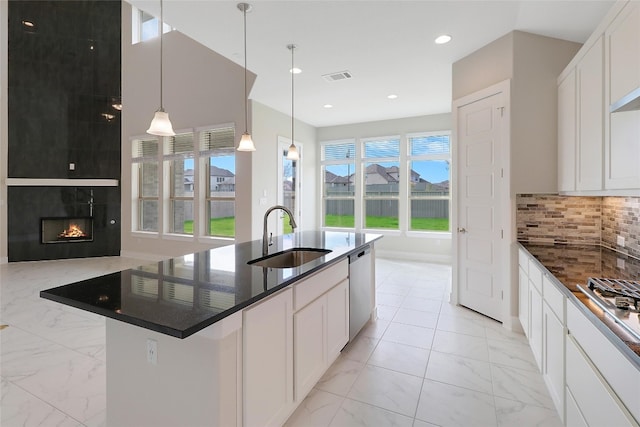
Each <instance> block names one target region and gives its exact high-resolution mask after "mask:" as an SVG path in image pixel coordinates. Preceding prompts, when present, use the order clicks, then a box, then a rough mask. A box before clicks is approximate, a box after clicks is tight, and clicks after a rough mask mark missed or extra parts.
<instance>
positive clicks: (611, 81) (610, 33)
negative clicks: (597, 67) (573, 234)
mask: <svg viewBox="0 0 640 427" xmlns="http://www.w3.org/2000/svg"><path fill="white" fill-rule="evenodd" d="M605 41H606V44H605V56H606V64H607V67H606V76H605V81H607V82H608V85H607V87H606V91H607V94H606V102H605V104H606V105H607V107H608V106H609V105H614V104H616V103H618V102H619V101H620V100H621V99H622V98H625V97H626V96H627V95H628V94H629V93H631V92H633V91H634V90H637V89H638V88H640V4H638V2H630V3H629V4H628V5H627V6H626V7H625V8H624V9H623V10H622V12H620V14H619V15H618V16H617V17H616V19H614V20H613V22H612V23H611V25H610V26H609V27H608V28H607V30H606V31H605ZM606 117H607V119H608V122H607V132H606V137H605V162H604V163H605V188H606V189H611V190H623V189H638V188H640V168H638V163H640V111H637V110H636V111H624V112H616V113H610V112H609V108H607V116H606Z"/></svg>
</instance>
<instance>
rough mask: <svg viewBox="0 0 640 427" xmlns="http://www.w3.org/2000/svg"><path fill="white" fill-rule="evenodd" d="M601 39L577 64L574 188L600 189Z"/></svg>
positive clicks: (601, 117)
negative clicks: (576, 136) (575, 180)
mask: <svg viewBox="0 0 640 427" xmlns="http://www.w3.org/2000/svg"><path fill="white" fill-rule="evenodd" d="M603 55H604V52H603V42H602V37H600V38H599V39H598V40H597V41H596V42H595V43H594V45H593V46H591V48H590V49H589V50H588V51H587V53H586V54H585V55H584V57H583V58H582V60H581V61H580V62H579V63H578V66H577V70H578V74H577V78H578V81H577V83H578V164H577V167H578V170H577V182H576V188H577V190H579V191H580V190H582V191H584V190H602V188H603V185H602V184H603V182H602V178H603V174H602V172H603V170H602V166H603V163H604V162H603V149H604V145H603V141H604V126H603V122H604V91H603V88H604V72H603V68H604V67H603Z"/></svg>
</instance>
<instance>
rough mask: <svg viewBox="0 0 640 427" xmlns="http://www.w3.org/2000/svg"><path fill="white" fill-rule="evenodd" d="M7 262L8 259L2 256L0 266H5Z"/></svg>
mask: <svg viewBox="0 0 640 427" xmlns="http://www.w3.org/2000/svg"><path fill="white" fill-rule="evenodd" d="M8 262H9V257H6V256H3V257H2V258H0V264H7V263H8Z"/></svg>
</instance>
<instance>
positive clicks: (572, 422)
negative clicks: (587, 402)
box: [564, 387, 589, 427]
mask: <svg viewBox="0 0 640 427" xmlns="http://www.w3.org/2000/svg"><path fill="white" fill-rule="evenodd" d="M565 397H566V402H567V410H566V413H567V415H566V418H567V421H566V422H565V423H564V425H565V426H567V427H589V425H588V424H587V422H586V421H585V420H584V417H583V416H582V414H581V413H580V408H578V404H577V403H576V400H575V399H574V398H573V395H572V394H571V390H569V387H565Z"/></svg>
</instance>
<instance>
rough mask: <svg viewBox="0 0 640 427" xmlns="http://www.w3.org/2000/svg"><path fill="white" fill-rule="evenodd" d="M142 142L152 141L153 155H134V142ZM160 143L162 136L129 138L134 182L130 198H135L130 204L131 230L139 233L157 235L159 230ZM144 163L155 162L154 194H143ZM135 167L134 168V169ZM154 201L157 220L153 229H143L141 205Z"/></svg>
mask: <svg viewBox="0 0 640 427" xmlns="http://www.w3.org/2000/svg"><path fill="white" fill-rule="evenodd" d="M144 142H154V143H155V144H156V153H155V154H153V155H148V156H145V155H144V154H143V155H142V156H136V155H135V153H134V152H133V151H134V150H135V149H136V148H135V147H136V144H142V143H144ZM161 144H162V137H156V136H150V135H144V136H136V137H132V138H131V145H132V154H131V172H132V173H131V177H132V179H133V180H135V182H133V183H132V184H134V185H132V189H133V188H135V195H133V196H134V197H132V200H136V203H134V204H132V206H131V209H132V215H131V220H132V224H131V225H132V227H131V228H132V230H131V231H132V232H133V233H140V234H145V235H158V234H159V233H160V232H161V228H162V227H161V221H162V217H161V215H162V213H161V199H162V181H161V170H162V165H161V163H160V159H159V155H160V153H161ZM144 164H155V165H156V185H157V189H156V196H145V195H144V176H143V165H144ZM134 169H135V170H134ZM148 201H152V202H153V201H155V202H156V205H157V215H158V222H157V224H156V229H155V230H143V229H141V228H140V227H141V226H142V225H143V224H144V219H143V217H142V216H143V215H144V209H142V205H143V204H144V202H148Z"/></svg>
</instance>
